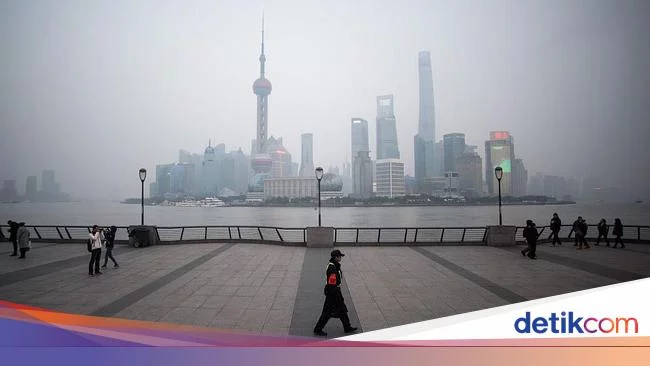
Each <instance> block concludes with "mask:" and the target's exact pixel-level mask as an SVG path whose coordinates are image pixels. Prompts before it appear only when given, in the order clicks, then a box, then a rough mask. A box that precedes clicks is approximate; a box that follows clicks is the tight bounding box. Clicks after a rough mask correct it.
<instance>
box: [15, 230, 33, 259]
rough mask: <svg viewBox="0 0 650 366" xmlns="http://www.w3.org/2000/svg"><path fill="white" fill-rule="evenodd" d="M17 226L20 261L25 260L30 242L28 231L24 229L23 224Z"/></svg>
mask: <svg viewBox="0 0 650 366" xmlns="http://www.w3.org/2000/svg"><path fill="white" fill-rule="evenodd" d="M17 225H18V232H17V234H16V235H17V236H18V247H19V248H20V257H18V258H20V259H25V254H26V253H27V252H29V249H30V248H31V242H30V240H29V230H27V228H26V227H25V223H24V222H21V223H20V224H17Z"/></svg>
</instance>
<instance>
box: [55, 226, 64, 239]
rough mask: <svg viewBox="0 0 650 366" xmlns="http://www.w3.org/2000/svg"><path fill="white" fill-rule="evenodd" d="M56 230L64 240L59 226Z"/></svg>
mask: <svg viewBox="0 0 650 366" xmlns="http://www.w3.org/2000/svg"><path fill="white" fill-rule="evenodd" d="M56 232H57V233H59V238H61V240H63V234H61V230H59V227H58V226H57V227H56Z"/></svg>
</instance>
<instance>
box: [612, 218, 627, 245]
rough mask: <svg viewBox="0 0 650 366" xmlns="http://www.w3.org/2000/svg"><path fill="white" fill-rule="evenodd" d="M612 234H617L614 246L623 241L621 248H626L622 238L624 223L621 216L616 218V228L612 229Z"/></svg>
mask: <svg viewBox="0 0 650 366" xmlns="http://www.w3.org/2000/svg"><path fill="white" fill-rule="evenodd" d="M612 234H614V235H616V238H615V239H614V248H616V246H617V245H618V243H621V249H622V248H625V244H623V239H621V237H622V236H623V224H622V223H621V219H619V218H616V219H614V230H612Z"/></svg>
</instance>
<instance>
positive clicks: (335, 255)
mask: <svg viewBox="0 0 650 366" xmlns="http://www.w3.org/2000/svg"><path fill="white" fill-rule="evenodd" d="M330 254H331V258H330V261H329V263H327V270H326V272H325V278H326V282H325V304H323V312H322V313H321V316H320V318H319V319H318V323H316V326H315V327H314V334H315V335H319V336H326V335H327V333H325V332H324V331H323V328H324V327H325V324H327V321H328V320H329V319H330V318H339V319H341V323H343V331H344V332H345V333H352V332H354V331H355V330H357V328H355V327H353V326H352V325H350V318H349V317H348V308H347V307H346V306H345V302H344V300H343V294H342V293H341V276H342V272H341V258H343V256H345V254H343V253H341V251H340V250H338V249H336V250H333V251H332V253H330Z"/></svg>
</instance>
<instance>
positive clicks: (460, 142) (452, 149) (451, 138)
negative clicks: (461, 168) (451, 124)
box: [442, 133, 465, 172]
mask: <svg viewBox="0 0 650 366" xmlns="http://www.w3.org/2000/svg"><path fill="white" fill-rule="evenodd" d="M442 140H443V144H444V149H445V172H457V171H458V169H456V159H458V158H459V157H460V156H461V155H463V153H464V152H465V134H464V133H448V134H446V135H444V136H443V137H442Z"/></svg>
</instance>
